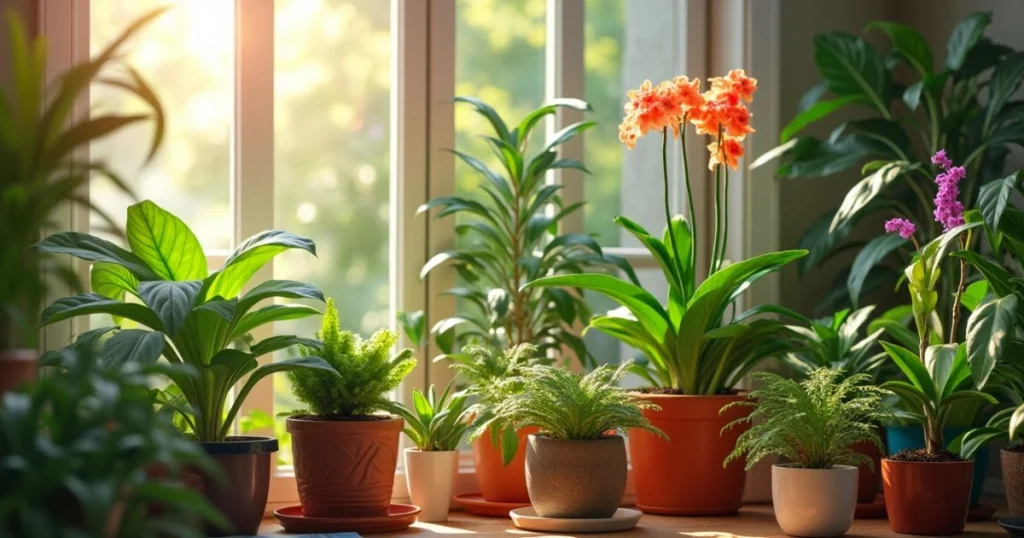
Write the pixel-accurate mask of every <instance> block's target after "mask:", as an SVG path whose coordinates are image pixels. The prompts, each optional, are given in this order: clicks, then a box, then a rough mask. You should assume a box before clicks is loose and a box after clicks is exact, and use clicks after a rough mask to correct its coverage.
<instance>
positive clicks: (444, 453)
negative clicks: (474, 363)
mask: <svg viewBox="0 0 1024 538" xmlns="http://www.w3.org/2000/svg"><path fill="white" fill-rule="evenodd" d="M452 386H453V383H449V384H448V386H447V387H445V389H444V391H443V392H442V393H441V395H440V396H438V395H437V393H436V391H435V390H434V386H433V385H431V386H430V390H429V391H428V392H427V395H426V396H424V395H423V393H422V392H420V391H419V390H415V391H413V395H412V396H413V400H412V402H413V406H412V408H409V407H406V406H404V405H401V404H395V406H394V407H393V408H392V409H393V411H394V412H395V413H397V414H398V415H399V416H401V417H402V418H403V419H404V420H405V434H406V435H407V436H408V437H409V440H411V441H412V443H413V445H415V446H413V447H409V448H406V449H405V482H406V485H407V486H408V488H409V499H410V500H411V501H412V504H414V505H416V506H419V507H420V510H421V512H420V515H419V516H418V519H419V520H420V521H427V522H438V521H448V507H449V505H450V502H451V498H452V491H453V489H454V480H455V478H456V477H457V476H458V473H459V443H461V442H462V439H463V437H465V435H466V431H467V429H468V428H469V423H470V417H471V414H472V412H471V411H470V408H469V406H468V405H467V403H466V398H467V396H466V394H465V393H462V392H456V393H452Z"/></svg>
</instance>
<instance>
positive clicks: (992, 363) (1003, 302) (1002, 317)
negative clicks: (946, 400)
mask: <svg viewBox="0 0 1024 538" xmlns="http://www.w3.org/2000/svg"><path fill="white" fill-rule="evenodd" d="M1016 314H1017V296H1016V295H1007V296H1006V297H1002V298H1000V299H996V300H994V301H989V302H987V303H984V304H982V305H981V306H979V307H978V308H977V309H976V310H975V311H974V312H972V313H971V317H970V318H968V319H967V364H968V365H969V366H970V367H971V377H972V378H973V379H974V386H975V388H978V389H983V388H985V384H986V383H988V379H989V376H991V374H992V370H993V369H994V368H995V367H996V363H997V362H998V361H999V357H1000V356H1001V355H1002V352H1003V343H1004V342H1005V341H1006V339H1007V337H1009V336H1012V335H1013V330H1014V327H1015V325H1016Z"/></svg>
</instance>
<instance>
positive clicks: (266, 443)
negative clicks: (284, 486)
mask: <svg viewBox="0 0 1024 538" xmlns="http://www.w3.org/2000/svg"><path fill="white" fill-rule="evenodd" d="M199 445H200V446H201V447H202V448H203V450H205V451H206V453H207V454H208V455H209V456H210V459H212V460H213V461H214V462H215V463H216V464H217V465H218V466H220V468H221V471H222V473H223V476H222V478H223V480H216V479H215V478H214V477H209V476H204V477H203V479H202V485H203V493H204V494H205V495H206V498H207V499H209V501H210V503H211V504H213V506H214V507H215V508H217V509H218V510H220V511H221V512H223V513H224V515H225V516H226V517H227V519H228V521H230V522H231V523H232V525H234V527H235V528H234V529H229V530H227V531H225V530H223V529H207V535H208V536H232V535H236V534H243V535H247V536H255V535H256V533H257V532H258V531H259V530H260V523H261V522H262V521H263V510H264V509H265V508H266V507H267V494H268V492H269V491H270V470H271V461H270V458H271V457H272V456H273V454H274V453H276V452H277V450H278V445H277V439H274V438H271V437H250V436H244V437H243V436H239V437H228V438H227V439H226V440H225V441H224V442H221V443H199Z"/></svg>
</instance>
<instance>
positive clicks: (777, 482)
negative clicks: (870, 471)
mask: <svg viewBox="0 0 1024 538" xmlns="http://www.w3.org/2000/svg"><path fill="white" fill-rule="evenodd" d="M772 504H773V505H774V507H775V519H776V520H777V521H778V522H779V527H782V531H783V532H785V533H786V534H788V535H790V536H800V537H807V538H827V537H832V536H842V535H844V534H846V531H848V530H850V526H851V525H853V513H854V511H855V510H856V508H857V468H856V467H851V466H848V465H837V466H835V467H833V468H832V469H802V468H798V467H793V466H792V465H791V464H786V465H773V466H772Z"/></svg>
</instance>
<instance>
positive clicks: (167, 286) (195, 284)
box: [139, 280, 203, 339]
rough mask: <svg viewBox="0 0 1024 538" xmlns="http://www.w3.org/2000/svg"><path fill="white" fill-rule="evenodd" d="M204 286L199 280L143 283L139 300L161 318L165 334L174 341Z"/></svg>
mask: <svg viewBox="0 0 1024 538" xmlns="http://www.w3.org/2000/svg"><path fill="white" fill-rule="evenodd" d="M202 285H203V283H202V282H201V281H199V280H189V281H185V282H175V281H167V280H152V281H148V282H142V283H140V284H139V298H141V299H142V302H143V303H145V304H146V306H148V307H149V308H151V309H152V310H153V312H155V313H156V315H157V316H159V317H160V320H161V321H162V322H163V326H164V332H165V333H166V334H167V336H169V337H171V338H172V339H173V338H174V337H176V336H177V335H178V331H180V330H181V327H182V325H184V324H185V318H187V317H188V314H189V312H191V311H192V307H193V306H195V304H196V299H197V298H198V296H199V290H200V288H202Z"/></svg>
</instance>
